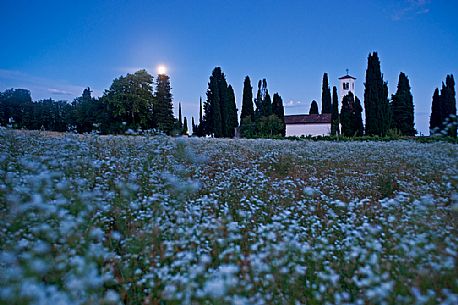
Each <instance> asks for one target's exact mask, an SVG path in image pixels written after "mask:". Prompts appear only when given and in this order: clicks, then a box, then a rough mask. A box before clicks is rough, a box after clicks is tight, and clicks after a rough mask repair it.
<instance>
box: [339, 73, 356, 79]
mask: <svg viewBox="0 0 458 305" xmlns="http://www.w3.org/2000/svg"><path fill="white" fill-rule="evenodd" d="M349 78H351V79H356V77H353V76H351V75H349V74H347V75H345V76H342V77H339V79H349Z"/></svg>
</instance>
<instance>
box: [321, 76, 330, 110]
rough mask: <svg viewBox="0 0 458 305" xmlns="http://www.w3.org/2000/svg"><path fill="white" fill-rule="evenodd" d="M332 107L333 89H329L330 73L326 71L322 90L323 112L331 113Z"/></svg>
mask: <svg viewBox="0 0 458 305" xmlns="http://www.w3.org/2000/svg"><path fill="white" fill-rule="evenodd" d="M331 108H332V106H331V90H330V89H329V80H328V73H324V74H323V85H322V91H321V113H331V112H332V109H331Z"/></svg>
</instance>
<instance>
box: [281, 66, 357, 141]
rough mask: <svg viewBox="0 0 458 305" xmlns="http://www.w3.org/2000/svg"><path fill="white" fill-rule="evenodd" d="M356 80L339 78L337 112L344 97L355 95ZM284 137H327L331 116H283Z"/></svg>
mask: <svg viewBox="0 0 458 305" xmlns="http://www.w3.org/2000/svg"><path fill="white" fill-rule="evenodd" d="M355 80H356V78H355V77H353V76H350V75H349V74H348V70H347V74H346V75H345V76H342V77H339V82H340V85H339V93H340V94H339V98H340V99H339V111H340V108H341V102H342V100H343V98H344V96H345V95H348V94H349V93H350V92H352V93H353V94H355ZM285 124H286V136H287V137H293V136H296V137H300V136H327V135H330V134H331V114H330V113H322V114H294V115H285Z"/></svg>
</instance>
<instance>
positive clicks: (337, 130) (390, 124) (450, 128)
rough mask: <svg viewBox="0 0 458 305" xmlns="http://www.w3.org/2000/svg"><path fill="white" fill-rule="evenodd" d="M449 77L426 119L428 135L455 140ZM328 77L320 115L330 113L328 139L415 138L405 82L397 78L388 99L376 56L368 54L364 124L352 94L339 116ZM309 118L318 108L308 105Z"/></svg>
mask: <svg viewBox="0 0 458 305" xmlns="http://www.w3.org/2000/svg"><path fill="white" fill-rule="evenodd" d="M455 95H456V94H455V81H454V78H453V75H447V77H446V81H445V84H444V83H442V89H441V91H440V93H439V89H436V90H435V92H434V95H433V101H432V111H431V119H430V131H431V135H437V134H442V135H448V136H451V137H456V136H457V135H456V133H457V132H456V130H457V127H456V126H457V120H456V96H455ZM330 101H331V95H330V88H329V85H328V75H327V73H325V74H324V75H323V86H322V113H331V135H332V136H336V135H339V134H342V135H343V136H346V137H354V136H363V135H368V136H381V137H384V136H387V135H390V134H399V135H403V136H415V134H416V133H417V131H416V130H415V123H414V103H413V96H412V93H411V87H410V82H409V78H408V77H407V76H406V74H405V73H403V72H401V73H400V74H399V81H398V86H397V91H396V93H395V94H393V95H392V96H391V100H390V99H389V98H388V84H387V82H385V81H384V80H383V74H382V72H381V68H380V59H379V57H378V54H377V52H373V53H371V54H369V57H368V64H367V69H366V82H365V89H364V110H365V117H366V124H365V125H364V124H363V120H362V111H363V108H362V105H361V102H360V100H359V98H358V97H357V96H354V95H353V93H352V92H350V93H349V94H348V95H346V96H344V98H343V100H342V101H341V108H340V113H339V100H338V97H337V88H336V87H335V86H334V87H333V90H332V102H330ZM309 114H318V104H317V102H316V101H312V104H311V107H310V110H309Z"/></svg>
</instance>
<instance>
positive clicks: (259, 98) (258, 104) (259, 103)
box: [254, 80, 262, 117]
mask: <svg viewBox="0 0 458 305" xmlns="http://www.w3.org/2000/svg"><path fill="white" fill-rule="evenodd" d="M261 91H262V80H259V82H258V92H257V93H256V98H255V99H254V103H255V104H256V115H257V116H258V117H261V116H262V92H261Z"/></svg>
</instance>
